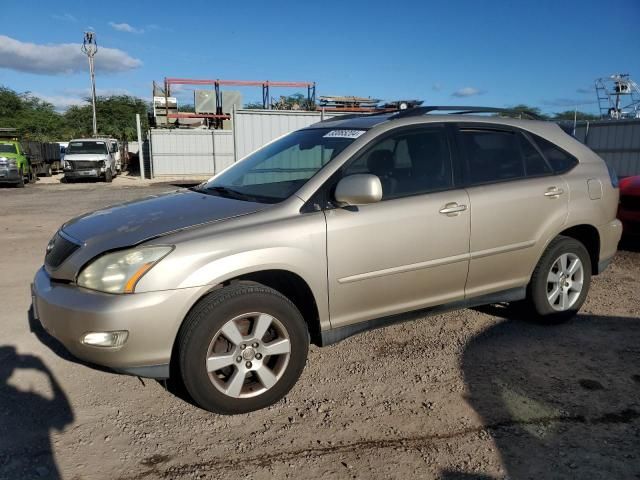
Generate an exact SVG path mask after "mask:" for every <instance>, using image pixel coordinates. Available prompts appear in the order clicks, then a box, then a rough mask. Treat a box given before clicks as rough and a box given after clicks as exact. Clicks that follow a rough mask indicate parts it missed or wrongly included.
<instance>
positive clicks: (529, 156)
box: [519, 134, 553, 177]
mask: <svg viewBox="0 0 640 480" xmlns="http://www.w3.org/2000/svg"><path fill="white" fill-rule="evenodd" d="M519 136H520V146H521V148H522V157H523V158H524V170H525V174H526V175H527V177H539V176H542V175H549V174H551V173H553V171H552V170H551V167H550V166H549V164H548V163H547V161H546V160H545V159H544V157H543V156H542V155H540V152H539V151H538V150H537V149H536V147H534V146H533V145H532V144H531V142H530V141H529V139H527V138H526V137H525V136H524V135H522V134H520V135H519Z"/></svg>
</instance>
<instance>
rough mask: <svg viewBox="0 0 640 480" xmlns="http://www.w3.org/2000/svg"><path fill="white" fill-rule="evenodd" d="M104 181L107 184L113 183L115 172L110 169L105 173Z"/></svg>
mask: <svg viewBox="0 0 640 480" xmlns="http://www.w3.org/2000/svg"><path fill="white" fill-rule="evenodd" d="M104 181H105V182H107V183H111V182H113V172H112V171H111V169H110V168H108V169H107V171H106V172H104Z"/></svg>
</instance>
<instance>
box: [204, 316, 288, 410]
mask: <svg viewBox="0 0 640 480" xmlns="http://www.w3.org/2000/svg"><path fill="white" fill-rule="evenodd" d="M290 357H291V341H290V340H289V334H288V333H287V330H286V328H284V326H283V325H282V323H280V321H279V320H278V319H276V318H274V317H272V316H271V315H269V314H268V313H249V314H245V315H240V316H238V317H236V318H233V319H231V320H229V321H228V322H227V323H225V324H224V325H223V326H222V328H221V329H220V330H219V331H218V332H217V333H216V335H215V336H214V338H213V340H211V344H210V345H209V350H208V352H207V355H206V365H207V371H208V372H209V379H210V380H211V382H212V383H213V385H214V386H215V387H216V388H217V389H218V390H219V391H220V392H222V393H224V394H225V395H227V396H229V397H233V398H248V397H253V396H256V395H261V394H263V393H264V392H266V391H267V390H269V389H270V388H271V387H273V386H274V385H275V384H276V382H277V381H278V380H280V378H282V375H283V374H284V372H285V370H286V368H287V365H288V364H289V359H290Z"/></svg>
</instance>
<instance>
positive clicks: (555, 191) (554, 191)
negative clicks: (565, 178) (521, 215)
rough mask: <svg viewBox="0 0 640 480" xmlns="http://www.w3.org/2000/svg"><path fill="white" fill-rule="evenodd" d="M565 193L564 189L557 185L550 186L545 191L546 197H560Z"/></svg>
mask: <svg viewBox="0 0 640 480" xmlns="http://www.w3.org/2000/svg"><path fill="white" fill-rule="evenodd" d="M563 193H564V190H563V189H561V188H557V187H549V188H548V189H547V191H546V192H544V196H545V197H559V196H560V195H562V194H563Z"/></svg>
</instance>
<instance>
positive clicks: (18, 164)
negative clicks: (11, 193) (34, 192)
mask: <svg viewBox="0 0 640 480" xmlns="http://www.w3.org/2000/svg"><path fill="white" fill-rule="evenodd" d="M59 169H60V150H59V148H58V144H56V143H49V142H37V141H21V140H20V138H19V137H18V132H17V130H16V129H15V128H0V183H9V184H13V185H16V186H17V187H24V186H25V184H27V183H30V182H35V181H36V180H37V176H38V175H44V176H47V177H50V176H51V175H52V171H53V170H56V171H57V170H59Z"/></svg>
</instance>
